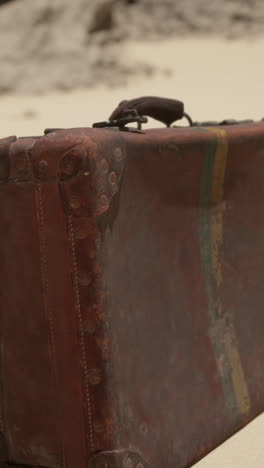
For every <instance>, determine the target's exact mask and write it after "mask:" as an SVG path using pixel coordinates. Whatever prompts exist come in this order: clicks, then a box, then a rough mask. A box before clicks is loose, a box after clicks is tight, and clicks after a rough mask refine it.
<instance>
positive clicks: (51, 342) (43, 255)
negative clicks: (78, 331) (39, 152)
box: [37, 184, 65, 467]
mask: <svg viewBox="0 0 264 468" xmlns="http://www.w3.org/2000/svg"><path fill="white" fill-rule="evenodd" d="M37 190H38V191H37V202H38V208H39V210H38V211H39V226H40V260H41V262H40V263H41V276H42V297H43V302H44V307H45V315H46V319H47V320H48V346H49V354H50V359H51V362H52V363H53V371H54V376H55V385H56V387H57V386H58V376H57V368H56V360H55V356H56V347H55V333H54V323H53V317H52V312H51V310H50V307H49V306H48V300H47V295H48V290H49V280H48V260H47V252H48V247H47V239H46V229H45V218H44V206H43V200H42V196H41V185H40V184H38V189H37ZM61 452H62V453H60V459H61V460H63V467H64V466H65V463H64V459H65V456H64V447H63V445H62V443H61Z"/></svg>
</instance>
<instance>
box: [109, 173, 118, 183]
mask: <svg viewBox="0 0 264 468" xmlns="http://www.w3.org/2000/svg"><path fill="white" fill-rule="evenodd" d="M109 182H110V183H111V184H113V185H114V184H115V183H116V173H115V172H111V173H110V174H109Z"/></svg>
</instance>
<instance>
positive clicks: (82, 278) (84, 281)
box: [78, 272, 92, 286]
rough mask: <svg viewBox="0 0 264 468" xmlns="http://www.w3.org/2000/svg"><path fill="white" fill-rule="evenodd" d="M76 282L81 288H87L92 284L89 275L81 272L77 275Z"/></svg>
mask: <svg viewBox="0 0 264 468" xmlns="http://www.w3.org/2000/svg"><path fill="white" fill-rule="evenodd" d="M78 281H79V284H80V285H81V286H89V284H91V282H92V278H91V275H90V274H89V273H86V272H83V273H81V274H80V275H79V278H78Z"/></svg>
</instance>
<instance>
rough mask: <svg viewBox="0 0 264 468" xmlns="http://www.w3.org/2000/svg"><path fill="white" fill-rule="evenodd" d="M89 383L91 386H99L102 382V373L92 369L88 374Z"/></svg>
mask: <svg viewBox="0 0 264 468" xmlns="http://www.w3.org/2000/svg"><path fill="white" fill-rule="evenodd" d="M88 382H89V384H91V385H98V384H99V383H100V382H102V373H101V371H100V369H90V370H89V372H88Z"/></svg>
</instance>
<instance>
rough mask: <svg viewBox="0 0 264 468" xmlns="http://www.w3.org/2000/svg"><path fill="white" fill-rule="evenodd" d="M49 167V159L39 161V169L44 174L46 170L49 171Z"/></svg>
mask: <svg viewBox="0 0 264 468" xmlns="http://www.w3.org/2000/svg"><path fill="white" fill-rule="evenodd" d="M47 169H48V163H47V161H44V160H42V161H40V162H39V171H40V172H42V174H43V173H44V172H46V171H47Z"/></svg>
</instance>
